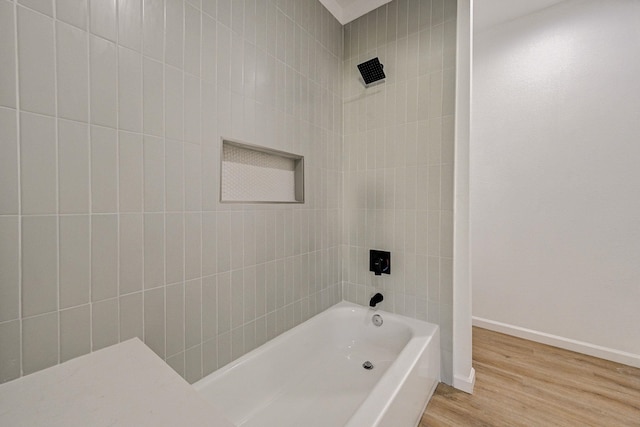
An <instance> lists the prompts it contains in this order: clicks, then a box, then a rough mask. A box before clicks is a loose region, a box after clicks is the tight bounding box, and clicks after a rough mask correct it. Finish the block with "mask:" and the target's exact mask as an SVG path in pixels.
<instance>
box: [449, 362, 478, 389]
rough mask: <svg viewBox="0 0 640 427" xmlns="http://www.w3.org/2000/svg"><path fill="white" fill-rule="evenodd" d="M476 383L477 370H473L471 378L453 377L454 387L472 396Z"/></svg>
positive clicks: (470, 374)
mask: <svg viewBox="0 0 640 427" xmlns="http://www.w3.org/2000/svg"><path fill="white" fill-rule="evenodd" d="M475 383H476V370H475V369H473V368H471V371H470V372H469V376H467V377H461V376H460V375H454V376H453V386H454V387H455V388H457V389H458V390H462V391H464V392H465V393H469V394H472V393H473V386H474V385H475Z"/></svg>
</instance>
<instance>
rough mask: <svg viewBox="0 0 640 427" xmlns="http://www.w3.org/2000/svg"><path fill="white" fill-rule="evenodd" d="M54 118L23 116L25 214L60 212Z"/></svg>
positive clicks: (22, 169) (21, 146)
mask: <svg viewBox="0 0 640 427" xmlns="http://www.w3.org/2000/svg"><path fill="white" fill-rule="evenodd" d="M55 159H56V135H55V119H53V118H51V117H45V116H40V115H35V114H29V113H22V114H21V115H20V186H21V190H22V213H25V214H46V213H56V212H57V202H56V199H57V193H56V162H55Z"/></svg>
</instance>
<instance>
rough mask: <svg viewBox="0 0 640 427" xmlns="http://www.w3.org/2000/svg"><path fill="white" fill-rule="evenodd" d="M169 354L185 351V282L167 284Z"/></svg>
mask: <svg viewBox="0 0 640 427" xmlns="http://www.w3.org/2000/svg"><path fill="white" fill-rule="evenodd" d="M166 310H167V311H166V321H167V329H166V337H167V338H166V339H167V356H170V355H175V354H177V353H180V352H182V351H184V348H185V347H184V283H176V284H175V285H170V286H167V308H166Z"/></svg>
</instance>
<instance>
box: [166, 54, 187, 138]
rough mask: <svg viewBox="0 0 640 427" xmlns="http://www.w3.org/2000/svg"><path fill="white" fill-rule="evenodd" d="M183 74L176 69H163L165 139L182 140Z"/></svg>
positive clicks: (168, 67)
mask: <svg viewBox="0 0 640 427" xmlns="http://www.w3.org/2000/svg"><path fill="white" fill-rule="evenodd" d="M183 77H184V73H183V72H182V71H180V70H179V69H177V68H173V67H170V66H165V67H164V78H165V83H164V84H165V92H164V100H165V135H166V137H167V138H171V139H175V140H177V141H182V140H183V139H184V117H183V115H184V111H183V108H184V80H183Z"/></svg>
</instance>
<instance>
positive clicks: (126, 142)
mask: <svg viewBox="0 0 640 427" xmlns="http://www.w3.org/2000/svg"><path fill="white" fill-rule="evenodd" d="M118 140H119V141H118V145H119V150H118V155H119V162H118V173H119V180H118V182H119V184H120V186H119V191H118V194H119V197H120V204H119V208H120V212H142V185H143V174H144V172H143V169H142V167H143V162H142V157H143V148H142V135H140V134H135V133H129V132H119V133H118Z"/></svg>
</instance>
